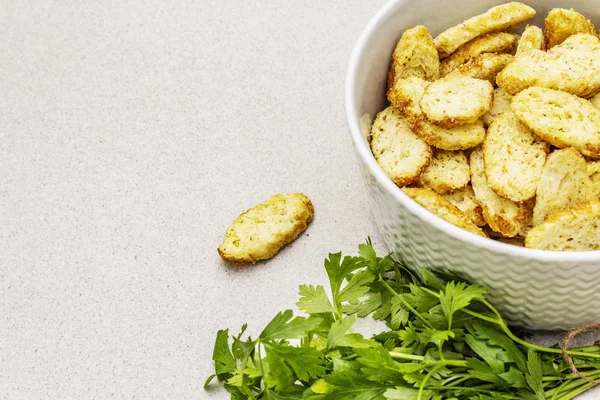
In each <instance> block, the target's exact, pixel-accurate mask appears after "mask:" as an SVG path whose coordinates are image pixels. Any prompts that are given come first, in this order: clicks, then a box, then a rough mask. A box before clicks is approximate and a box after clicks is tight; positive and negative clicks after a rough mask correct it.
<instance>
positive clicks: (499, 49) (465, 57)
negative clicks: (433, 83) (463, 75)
mask: <svg viewBox="0 0 600 400" xmlns="http://www.w3.org/2000/svg"><path fill="white" fill-rule="evenodd" d="M516 41H517V39H516V37H515V35H512V34H510V33H506V32H495V33H488V34H485V35H481V36H479V37H477V38H475V39H473V40H471V41H470V42H468V43H465V44H464V45H462V46H460V47H459V48H458V49H457V50H456V51H455V52H454V53H453V54H452V55H451V56H450V57H448V58H445V59H443V60H442V62H441V64H440V75H441V76H446V75H448V74H449V73H450V72H452V71H454V70H455V69H456V68H458V67H460V66H461V65H463V64H464V63H466V62H467V61H469V60H470V59H471V58H473V57H477V56H478V55H480V54H482V53H503V52H508V51H510V49H511V48H512V47H513V46H514V44H515V42H516Z"/></svg>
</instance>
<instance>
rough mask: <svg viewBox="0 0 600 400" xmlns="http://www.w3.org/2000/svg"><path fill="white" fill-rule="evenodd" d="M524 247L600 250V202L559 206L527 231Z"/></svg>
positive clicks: (560, 249) (554, 249)
mask: <svg viewBox="0 0 600 400" xmlns="http://www.w3.org/2000/svg"><path fill="white" fill-rule="evenodd" d="M525 247H529V248H531V249H540V250H551V251H594V250H600V202H599V201H590V202H586V203H582V204H578V205H576V206H573V207H571V208H567V209H563V210H559V211H557V212H555V213H553V214H552V215H550V216H549V217H548V219H547V220H546V222H544V223H543V224H541V225H538V226H536V227H535V228H533V229H532V230H531V231H529V234H528V235H527V238H526V239H525Z"/></svg>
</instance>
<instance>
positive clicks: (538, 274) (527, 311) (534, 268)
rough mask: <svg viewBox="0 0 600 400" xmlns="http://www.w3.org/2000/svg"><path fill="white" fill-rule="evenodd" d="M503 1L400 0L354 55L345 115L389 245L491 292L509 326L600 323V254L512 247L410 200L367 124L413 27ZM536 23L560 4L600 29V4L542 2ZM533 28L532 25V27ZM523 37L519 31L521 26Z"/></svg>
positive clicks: (412, 262) (435, 30)
mask: <svg viewBox="0 0 600 400" xmlns="http://www.w3.org/2000/svg"><path fill="white" fill-rule="evenodd" d="M502 3H504V2H503V1H495V0H455V1H440V0H394V1H390V2H389V3H388V4H386V5H385V7H383V9H381V10H380V11H379V12H378V13H377V15H375V17H373V18H372V19H371V21H370V22H369V24H368V25H367V27H366V28H365V30H364V31H363V32H362V34H361V36H360V38H359V40H358V43H357V44H356V47H355V48H354V51H353V53H352V57H351V60H350V64H349V66H348V72H347V77H346V88H345V90H346V93H345V96H346V116H347V119H348V124H349V128H350V134H351V136H352V140H353V142H354V145H355V149H356V152H357V154H358V160H359V163H360V166H361V169H362V172H363V176H364V178H365V181H366V185H367V188H368V191H369V194H370V199H371V208H372V213H373V216H374V218H375V221H376V223H377V226H378V227H379V230H380V231H381V234H382V236H383V238H384V241H385V245H386V246H387V247H388V249H389V250H390V251H392V252H393V253H394V254H395V256H396V258H398V259H399V260H401V261H402V262H404V263H405V264H406V265H407V266H409V267H411V268H413V269H416V268H418V267H422V266H425V267H429V268H433V269H438V270H443V271H446V272H448V271H450V272H454V273H456V274H458V275H460V276H461V277H463V278H465V279H468V280H470V281H472V282H477V283H479V284H481V285H483V286H485V287H487V288H488V290H489V292H490V299H491V301H492V303H493V304H495V305H496V306H497V307H498V308H499V309H500V310H501V312H502V313H503V315H504V316H505V317H506V318H507V319H508V320H509V322H511V323H513V324H516V325H520V326H524V327H528V328H534V329H568V328H574V327H579V326H583V325H589V324H592V323H595V322H598V321H600V252H599V251H595V252H560V253H559V252H548V251H541V250H532V249H525V248H521V247H517V246H511V245H508V244H504V243H501V242H497V241H494V240H490V239H485V238H481V237H479V236H477V235H474V234H471V233H469V232H466V231H464V230H462V229H460V228H457V227H455V226H453V225H451V224H449V223H447V222H445V221H444V220H442V219H440V218H438V217H436V216H435V215H433V214H431V213H430V212H428V211H427V210H425V209H424V208H422V207H420V206H419V205H417V204H416V203H415V202H414V201H412V200H411V199H410V198H409V197H407V196H406V195H405V194H404V193H403V192H402V191H401V190H400V189H399V188H398V187H397V186H396V185H394V183H393V182H392V181H391V180H390V179H389V178H388V177H387V176H386V175H385V173H384V172H383V171H382V170H381V169H380V168H379V166H378V165H377V162H376V161H375V159H374V158H373V156H372V154H371V151H370V149H369V145H368V143H367V141H366V138H365V135H364V134H363V132H362V131H361V125H360V121H359V120H360V117H361V116H362V115H364V114H369V115H371V116H372V117H374V116H375V115H376V114H377V112H379V111H381V110H382V109H384V108H385V107H386V105H387V102H386V97H385V91H386V75H387V70H388V67H389V63H390V59H391V54H392V52H393V50H394V47H395V45H396V43H397V42H398V39H399V38H400V35H401V34H402V32H403V31H404V30H405V29H408V28H411V27H413V26H415V25H419V24H423V25H425V26H427V28H428V29H429V30H430V32H431V34H432V35H433V36H434V37H435V36H436V35H437V34H439V33H440V32H442V31H443V30H445V29H447V28H449V27H451V26H453V25H456V24H458V23H460V22H462V21H463V20H465V19H467V18H470V17H472V16H474V15H476V14H479V13H482V12H485V11H486V10H487V9H489V8H490V7H492V6H495V5H498V4H502ZM527 4H529V5H530V6H532V7H533V8H535V9H536V11H537V17H536V19H535V20H534V23H535V24H537V25H538V26H543V20H544V17H545V15H546V14H547V13H548V11H550V9H552V8H554V7H563V8H570V7H573V8H574V9H575V10H577V11H579V12H582V13H583V14H585V15H586V16H587V17H588V18H591V19H592V21H593V22H595V23H596V26H598V25H600V7H599V5H600V2H589V1H586V0H575V1H569V0H567V1H564V0H563V1H560V0H547V1H546V0H534V1H528V2H527ZM530 23H531V22H530ZM517 30H518V28H517Z"/></svg>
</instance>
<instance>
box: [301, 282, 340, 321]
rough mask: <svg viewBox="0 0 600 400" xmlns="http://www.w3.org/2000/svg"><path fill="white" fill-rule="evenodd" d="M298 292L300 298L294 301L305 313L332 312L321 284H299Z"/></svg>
mask: <svg viewBox="0 0 600 400" xmlns="http://www.w3.org/2000/svg"><path fill="white" fill-rule="evenodd" d="M298 294H300V296H301V297H300V300H299V301H298V302H297V303H296V305H297V306H298V308H299V309H301V310H302V311H304V312H306V313H307V314H322V313H332V312H334V311H335V310H334V309H333V306H332V305H331V302H330V301H329V297H327V293H325V288H324V287H323V286H321V285H319V286H316V287H315V286H313V285H300V288H299V291H298Z"/></svg>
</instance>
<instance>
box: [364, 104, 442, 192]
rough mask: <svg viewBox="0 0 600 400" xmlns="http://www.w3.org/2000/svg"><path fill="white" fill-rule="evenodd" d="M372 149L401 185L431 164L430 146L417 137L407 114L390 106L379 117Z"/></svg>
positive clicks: (409, 181) (373, 131)
mask: <svg viewBox="0 0 600 400" xmlns="http://www.w3.org/2000/svg"><path fill="white" fill-rule="evenodd" d="M371 137H372V139H371V151H372V152H373V156H374V157H375V159H376V160H377V163H378V164H379V166H380V167H381V169H382V170H383V171H384V172H385V173H386V174H387V176H389V178H390V179H391V180H392V181H393V182H394V183H395V184H396V185H398V186H405V185H408V184H410V183H412V182H414V181H415V180H416V179H417V178H418V177H419V175H420V174H421V172H422V171H423V170H424V169H425V168H426V167H427V165H429V162H430V161H431V157H432V152H431V149H430V148H429V145H427V143H425V142H424V141H423V140H422V139H420V138H419V137H418V136H416V135H415V134H414V133H413V131H412V130H411V129H410V126H409V125H408V122H407V121H406V119H405V118H404V116H403V115H402V114H401V113H400V112H399V111H397V110H396V109H394V108H393V107H388V108H386V109H385V110H383V111H382V112H380V113H379V114H377V118H375V122H374V123H373V128H372V130H371Z"/></svg>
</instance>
